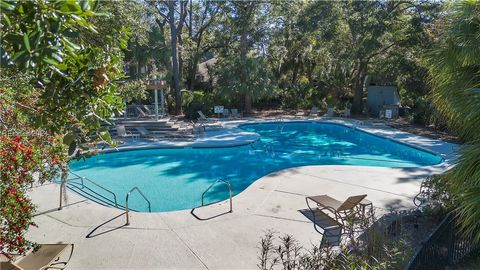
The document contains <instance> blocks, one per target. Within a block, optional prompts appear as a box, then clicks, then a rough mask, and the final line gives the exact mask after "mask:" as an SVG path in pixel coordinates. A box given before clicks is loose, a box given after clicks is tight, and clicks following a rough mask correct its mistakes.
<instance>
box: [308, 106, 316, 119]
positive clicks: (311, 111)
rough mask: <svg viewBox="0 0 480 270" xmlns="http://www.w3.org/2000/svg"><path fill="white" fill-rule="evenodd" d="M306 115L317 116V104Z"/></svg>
mask: <svg viewBox="0 0 480 270" xmlns="http://www.w3.org/2000/svg"><path fill="white" fill-rule="evenodd" d="M308 116H311V117H317V116H318V108H317V106H313V107H312V109H311V110H310V113H309V114H308Z"/></svg>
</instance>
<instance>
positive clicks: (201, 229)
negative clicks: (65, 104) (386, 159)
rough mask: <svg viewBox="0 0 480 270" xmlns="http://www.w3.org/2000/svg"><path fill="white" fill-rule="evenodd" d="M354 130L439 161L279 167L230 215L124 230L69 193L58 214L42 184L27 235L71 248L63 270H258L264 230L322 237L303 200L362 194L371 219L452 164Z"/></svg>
mask: <svg viewBox="0 0 480 270" xmlns="http://www.w3.org/2000/svg"><path fill="white" fill-rule="evenodd" d="M334 121H342V123H343V124H347V125H351V124H352V123H353V122H344V121H343V120H334ZM242 122H243V121H242ZM237 125H238V121H237V123H233V122H228V123H224V126H226V129H225V130H224V131H219V133H209V134H207V135H206V137H205V138H204V143H205V144H207V143H212V141H209V140H208V138H209V137H210V136H211V137H212V138H215V137H216V136H224V138H228V137H229V136H237V135H238V134H237V135H235V134H236V130H235V129H236V126H237ZM359 128H360V129H364V130H365V131H368V132H372V133H376V134H379V135H382V136H387V137H390V138H391V139H396V140H399V141H402V142H406V143H410V144H413V145H416V146H418V147H423V148H426V149H429V150H432V151H435V152H437V153H440V154H442V155H443V156H444V158H445V159H446V161H445V162H444V163H443V164H440V165H436V166H428V167H419V168H380V167H361V166H305V167H297V168H290V169H285V170H282V171H279V172H275V173H272V174H269V175H267V176H264V177H262V178H261V179H259V180H257V181H256V182H254V183H253V184H252V185H251V186H250V187H248V188H247V189H246V190H245V191H243V192H242V193H240V194H239V195H237V196H235V197H234V198H233V208H234V211H233V213H227V211H228V204H227V202H222V203H218V204H214V205H211V206H208V207H204V208H198V209H194V210H192V211H190V210H185V211H175V212H165V213H131V215H130V217H131V224H130V225H129V226H125V225H124V224H125V215H124V213H123V211H120V210H118V209H113V208H108V207H104V206H100V205H98V204H96V203H93V202H91V201H89V200H86V199H84V198H83V197H79V196H78V195H76V194H73V193H71V192H68V196H67V197H68V203H67V204H68V206H67V207H65V208H64V209H63V210H61V211H57V210H56V208H57V207H58V197H59V196H58V195H59V188H58V186H57V185H55V184H47V185H43V186H40V187H36V188H34V189H33V190H32V192H31V197H32V199H33V201H34V202H35V203H37V204H38V205H39V208H38V215H37V216H36V217H35V218H34V221H35V223H37V224H38V225H39V227H38V228H32V229H31V230H30V231H29V237H30V238H31V239H32V240H34V241H37V242H39V243H57V242H65V243H74V244H75V253H74V256H73V258H72V260H71V262H70V264H69V267H68V268H69V269H257V267H256V264H257V261H258V259H257V255H258V242H259V241H260V238H261V236H263V235H264V233H265V231H266V230H275V231H278V232H279V234H291V235H293V236H294V237H295V238H296V239H298V240H299V241H300V242H301V243H302V244H304V245H305V246H307V247H308V246H310V243H315V244H318V243H320V241H321V238H322V236H321V235H320V234H319V233H318V232H316V231H315V230H314V228H313V225H312V223H311V221H309V219H308V218H306V217H305V216H304V215H303V214H302V213H301V210H303V209H305V208H306V205H305V196H308V195H318V194H328V195H330V196H333V197H335V198H338V199H340V200H341V199H344V198H346V197H348V196H350V195H352V194H361V193H365V194H368V199H369V200H371V201H372V202H373V204H374V205H375V207H376V211H377V212H378V213H381V212H385V211H388V210H389V209H406V208H409V207H412V198H413V197H414V196H415V195H416V194H417V193H418V189H419V186H420V183H421V181H422V179H423V178H425V177H426V176H428V175H431V174H434V173H439V172H442V171H444V170H445V169H447V168H448V167H449V166H451V164H452V162H453V160H454V158H455V151H456V148H457V146H455V145H453V144H449V143H444V142H441V141H436V140H431V139H425V138H422V137H418V136H415V135H412V134H408V133H405V132H401V131H397V130H394V129H391V128H388V127H385V126H371V125H362V126H359ZM229 130H230V131H229ZM229 132H231V133H229ZM243 135H245V136H244V137H243V138H249V136H253V135H252V134H243ZM243 135H242V136H243ZM217 138H218V137H217ZM237 138H238V137H237ZM252 138H253V137H250V139H252ZM220 141H221V140H220ZM233 141H235V140H233ZM237 141H240V140H237ZM245 141H247V139H245ZM182 146H183V145H182Z"/></svg>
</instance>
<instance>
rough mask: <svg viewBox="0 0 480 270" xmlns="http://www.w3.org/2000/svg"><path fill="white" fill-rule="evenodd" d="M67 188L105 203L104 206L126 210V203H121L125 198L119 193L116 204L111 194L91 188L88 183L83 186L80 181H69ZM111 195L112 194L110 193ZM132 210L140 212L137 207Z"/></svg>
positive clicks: (96, 201) (92, 199) (94, 200)
mask: <svg viewBox="0 0 480 270" xmlns="http://www.w3.org/2000/svg"><path fill="white" fill-rule="evenodd" d="M67 188H68V189H69V190H71V191H73V192H74V193H76V194H78V195H80V196H82V197H84V198H86V199H89V200H91V201H93V202H95V203H98V204H100V205H103V206H107V207H113V208H117V209H120V210H125V206H124V204H122V203H121V201H122V199H125V198H124V197H123V196H120V197H119V196H118V194H115V195H116V196H117V205H116V206H115V201H114V198H113V197H112V198H109V197H108V196H109V195H105V194H101V193H99V192H97V191H95V190H93V189H91V188H90V187H88V185H86V184H84V185H83V186H82V184H80V183H77V182H74V181H68V182H67ZM110 197H111V195H110ZM130 210H131V211H134V212H138V210H136V209H130Z"/></svg>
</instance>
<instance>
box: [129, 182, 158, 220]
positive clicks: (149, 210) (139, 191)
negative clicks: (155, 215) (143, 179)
mask: <svg viewBox="0 0 480 270" xmlns="http://www.w3.org/2000/svg"><path fill="white" fill-rule="evenodd" d="M135 190H136V191H138V193H140V195H142V197H143V198H144V199H145V201H147V203H148V212H150V213H151V212H152V207H151V204H150V201H149V200H148V199H147V197H146V196H145V194H143V192H142V191H141V190H140V189H139V188H138V187H134V188H132V189H130V191H129V192H128V193H127V196H126V197H125V214H126V215H127V223H126V224H125V225H130V220H129V218H128V211H129V209H128V197H129V196H130V193H132V192H133V191H135Z"/></svg>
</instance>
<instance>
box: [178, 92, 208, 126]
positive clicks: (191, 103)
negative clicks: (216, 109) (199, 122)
mask: <svg viewBox="0 0 480 270" xmlns="http://www.w3.org/2000/svg"><path fill="white" fill-rule="evenodd" d="M182 95H183V97H182V100H183V102H182V110H183V113H184V114H185V117H186V118H188V119H197V118H198V113H197V111H202V112H203V113H204V114H206V115H211V114H212V113H213V106H214V102H213V101H214V98H213V95H212V94H211V93H204V92H201V91H194V92H188V91H183V92H182Z"/></svg>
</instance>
